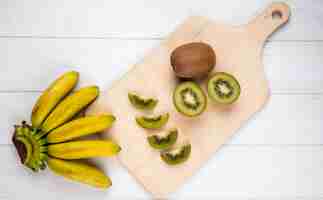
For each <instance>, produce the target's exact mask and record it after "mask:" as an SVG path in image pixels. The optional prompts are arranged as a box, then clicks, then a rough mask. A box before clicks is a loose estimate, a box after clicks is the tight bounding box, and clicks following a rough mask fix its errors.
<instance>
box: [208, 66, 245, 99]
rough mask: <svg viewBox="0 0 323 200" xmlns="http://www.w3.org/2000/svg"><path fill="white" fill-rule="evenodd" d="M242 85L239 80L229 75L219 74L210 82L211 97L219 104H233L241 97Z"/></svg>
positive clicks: (209, 93) (209, 92) (209, 91)
mask: <svg viewBox="0 0 323 200" xmlns="http://www.w3.org/2000/svg"><path fill="white" fill-rule="evenodd" d="M240 90H241V89H240V84H239V82H238V81H237V79H236V78H235V77H234V76H233V75H231V74H228V73H225V72H217V73H215V74H214V75H213V76H212V77H211V78H210V79H209V81H208V84H207V91H208V95H209V97H210V98H211V99H212V100H213V101H214V102H216V103H219V104H232V103H234V102H235V101H237V100H238V98H239V96H240Z"/></svg>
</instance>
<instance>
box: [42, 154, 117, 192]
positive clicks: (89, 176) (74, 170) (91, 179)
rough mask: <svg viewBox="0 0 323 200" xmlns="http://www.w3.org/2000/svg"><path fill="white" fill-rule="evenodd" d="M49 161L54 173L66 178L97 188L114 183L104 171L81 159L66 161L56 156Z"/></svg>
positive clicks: (106, 186)
mask: <svg viewBox="0 0 323 200" xmlns="http://www.w3.org/2000/svg"><path fill="white" fill-rule="evenodd" d="M47 163H48V166H49V168H50V169H51V170H52V171H53V172H54V173H56V174H58V175H61V176H63V177H65V178H68V179H71V180H74V181H78V182H81V183H85V184H88V185H91V186H94V187H97V188H108V187H110V186H111V185H112V183H111V180H110V178H109V177H108V176H106V175H105V174H104V173H103V172H102V171H100V170H99V169H97V168H96V167H94V166H90V165H87V164H85V163H82V162H80V161H65V160H60V159H56V158H48V162H47Z"/></svg>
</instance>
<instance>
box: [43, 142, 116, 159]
mask: <svg viewBox="0 0 323 200" xmlns="http://www.w3.org/2000/svg"><path fill="white" fill-rule="evenodd" d="M120 151H121V147H120V146H119V145H118V144H116V143H114V142H112V141H109V140H83V141H73V142H66V143H59V144H52V145H49V146H48V154H49V155H50V156H53V157H55V158H61V159H82V158H92V157H110V156H114V155H116V154H117V153H119V152H120Z"/></svg>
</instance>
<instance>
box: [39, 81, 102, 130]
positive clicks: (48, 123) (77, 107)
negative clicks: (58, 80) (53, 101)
mask: <svg viewBox="0 0 323 200" xmlns="http://www.w3.org/2000/svg"><path fill="white" fill-rule="evenodd" d="M98 95H99V88H98V87H97V86H90V87H85V88H81V89H80V90H78V91H76V92H74V93H73V94H71V95H70V96H68V97H66V98H65V99H64V100H63V101H62V102H60V103H59V104H58V105H57V106H56V108H55V109H54V110H53V111H52V112H51V113H50V114H49V116H48V117H47V119H46V120H45V121H44V123H43V124H42V126H41V130H42V131H43V134H46V133H48V132H49V131H51V130H53V129H54V128H57V127H58V126H60V125H62V124H64V123H65V122H67V121H68V120H70V119H71V118H72V117H74V116H75V115H76V114H77V113H79V112H80V111H81V110H82V109H84V108H85V107H86V106H87V105H89V104H90V103H92V102H93V101H94V100H95V99H96V98H97V96H98Z"/></svg>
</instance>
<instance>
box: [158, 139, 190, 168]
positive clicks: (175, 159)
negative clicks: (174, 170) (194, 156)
mask: <svg viewBox="0 0 323 200" xmlns="http://www.w3.org/2000/svg"><path fill="white" fill-rule="evenodd" d="M190 155H191V144H186V145H183V146H181V147H177V148H175V149H172V150H169V151H164V152H161V153H160V157H161V159H162V160H163V161H164V162H165V163H167V164H168V165H178V164H181V163H183V162H185V161H187V160H188V158H189V157H190Z"/></svg>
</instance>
